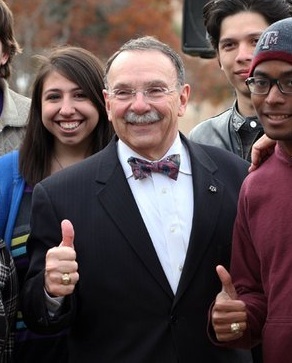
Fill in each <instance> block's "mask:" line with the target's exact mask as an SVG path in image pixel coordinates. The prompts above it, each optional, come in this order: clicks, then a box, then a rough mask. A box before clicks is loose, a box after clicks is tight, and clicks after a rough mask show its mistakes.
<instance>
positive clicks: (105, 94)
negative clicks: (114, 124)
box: [102, 89, 112, 121]
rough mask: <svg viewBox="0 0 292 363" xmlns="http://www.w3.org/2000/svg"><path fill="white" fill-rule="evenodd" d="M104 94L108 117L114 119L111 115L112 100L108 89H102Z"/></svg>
mask: <svg viewBox="0 0 292 363" xmlns="http://www.w3.org/2000/svg"><path fill="white" fill-rule="evenodd" d="M102 94H103V98H104V102H105V109H106V112H107V118H108V120H109V121H111V120H112V117H111V108H110V100H109V95H108V93H107V91H106V90H105V89H104V90H103V91H102Z"/></svg>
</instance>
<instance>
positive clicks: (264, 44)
mask: <svg viewBox="0 0 292 363" xmlns="http://www.w3.org/2000/svg"><path fill="white" fill-rule="evenodd" d="M278 38H279V31H278V30H274V31H270V32H267V33H266V34H265V35H264V37H263V39H262V41H261V44H260V48H261V49H270V47H272V46H273V45H276V44H277V42H278Z"/></svg>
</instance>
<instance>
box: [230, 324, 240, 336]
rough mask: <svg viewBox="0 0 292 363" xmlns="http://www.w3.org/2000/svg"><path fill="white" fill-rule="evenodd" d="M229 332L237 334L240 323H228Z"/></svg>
mask: <svg viewBox="0 0 292 363" xmlns="http://www.w3.org/2000/svg"><path fill="white" fill-rule="evenodd" d="M230 330H231V333H234V334H238V333H239V332H240V325H239V323H232V324H231V325H230Z"/></svg>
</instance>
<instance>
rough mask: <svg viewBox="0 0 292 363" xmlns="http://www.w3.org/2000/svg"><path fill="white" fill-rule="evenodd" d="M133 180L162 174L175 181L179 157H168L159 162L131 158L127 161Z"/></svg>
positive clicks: (175, 155) (177, 155)
mask: <svg viewBox="0 0 292 363" xmlns="http://www.w3.org/2000/svg"><path fill="white" fill-rule="evenodd" d="M128 163H129V164H130V165H131V168H132V171H133V175H134V178H135V179H144V178H147V176H149V175H151V172H152V171H153V172H157V173H162V174H165V175H167V176H169V177H170V178H171V179H174V180H176V179H177V176H178V171H179V165H180V155H179V154H174V155H169V156H168V157H166V158H165V159H163V160H160V161H146V160H142V159H138V158H134V157H133V156H131V157H130V158H129V159H128Z"/></svg>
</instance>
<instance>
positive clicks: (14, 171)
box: [0, 46, 113, 363]
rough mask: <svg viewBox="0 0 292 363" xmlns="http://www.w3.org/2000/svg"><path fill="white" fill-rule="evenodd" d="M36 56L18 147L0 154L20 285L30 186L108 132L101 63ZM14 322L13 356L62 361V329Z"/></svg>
mask: <svg viewBox="0 0 292 363" xmlns="http://www.w3.org/2000/svg"><path fill="white" fill-rule="evenodd" d="M38 58H39V61H40V68H39V69H38V72H37V74H36V78H35V81H34V84H33V88H32V103H31V109H30V113H29V117H28V123H27V131H26V134H25V137H24V140H23V143H22V145H21V147H20V151H19V152H18V151H12V152H10V153H7V154H5V155H3V156H2V157H1V158H0V170H1V175H0V205H1V213H0V236H1V237H2V238H3V239H4V241H5V243H6V245H7V246H9V248H10V250H11V253H12V256H13V258H14V262H15V265H16V269H17V275H18V281H19V287H20V290H21V288H22V286H23V281H24V277H25V274H26V272H27V268H28V259H27V254H26V241H27V237H28V235H29V233H30V223H29V219H30V211H31V198H32V190H33V188H34V186H35V185H36V183H38V182H39V181H40V180H42V179H44V178H46V177H47V176H49V175H51V174H53V173H55V172H57V171H59V170H62V169H64V168H66V167H68V166H69V165H72V164H75V163H77V162H79V161H81V160H83V159H84V158H86V157H88V156H90V155H92V154H94V153H96V152H97V151H99V150H101V149H102V148H104V147H105V146H106V145H107V144H108V142H109V141H110V139H111V138H112V136H113V129H112V126H111V124H110V123H109V122H108V119H107V113H106V109H105V103H104V98H103V94H102V90H103V88H104V83H103V65H102V63H101V62H100V61H99V60H98V59H97V58H96V57H95V56H94V55H93V54H92V53H90V52H88V51H86V50H85V49H82V48H79V47H72V46H63V47H57V48H54V49H53V50H52V52H51V53H50V54H49V55H48V56H47V57H45V56H39V57H38ZM63 192H64V193H66V189H64V191H63ZM75 192H76V194H78V193H79V191H78V190H76V191H75ZM72 198H74V196H73V195H72ZM16 328H17V329H16V341H15V356H14V362H42V363H44V362H67V351H66V334H65V332H64V331H63V332H62V333H60V334H59V336H56V335H54V336H49V335H43V336H41V335H36V334H34V333H33V332H31V331H30V330H28V329H27V327H26V326H25V324H24V323H23V320H22V314H21V311H20V312H19V314H18V320H17V327H16Z"/></svg>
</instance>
